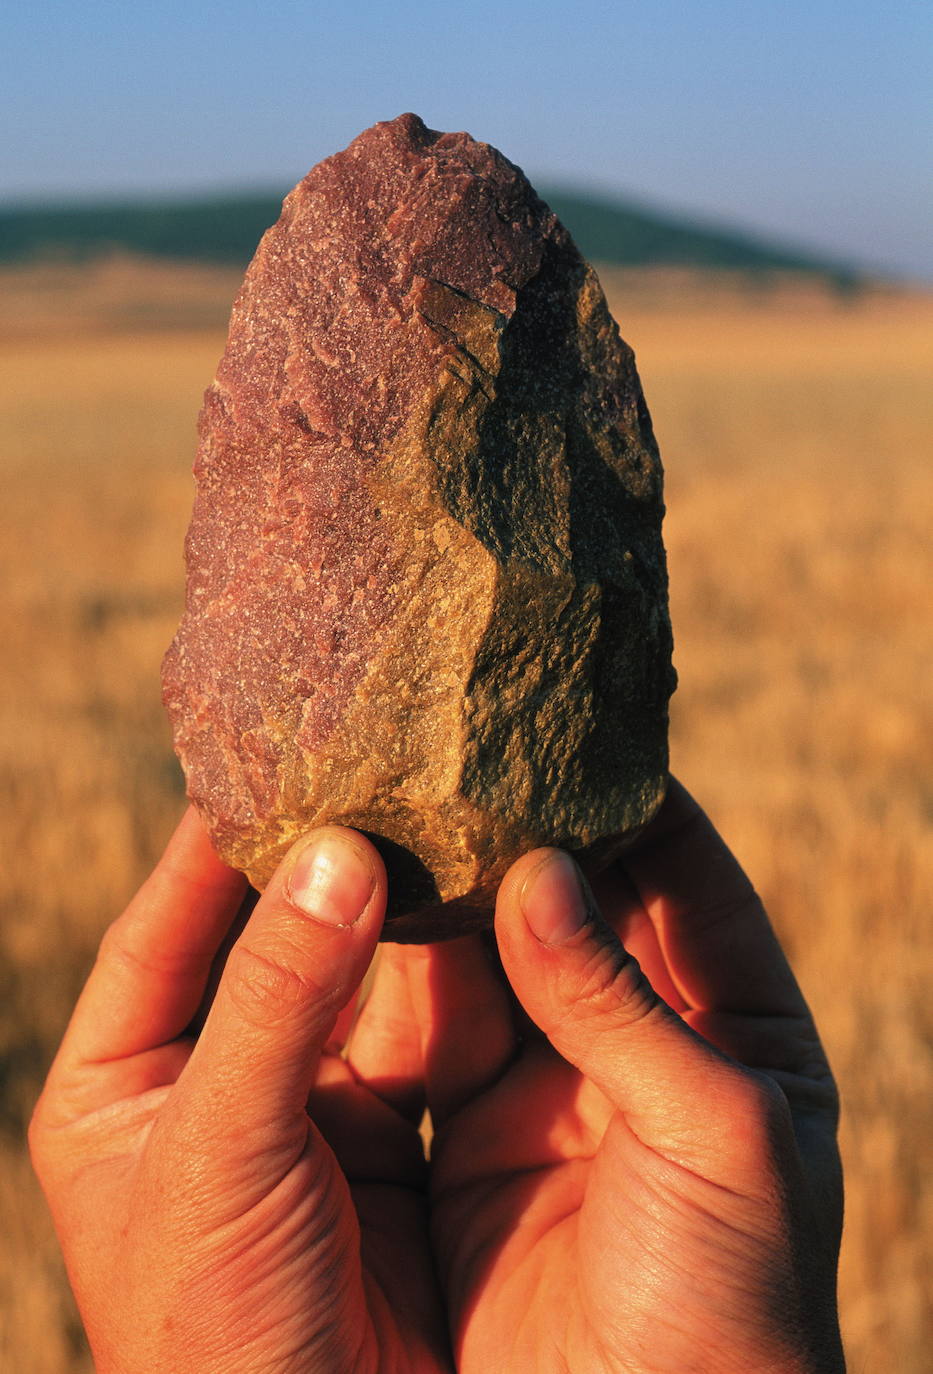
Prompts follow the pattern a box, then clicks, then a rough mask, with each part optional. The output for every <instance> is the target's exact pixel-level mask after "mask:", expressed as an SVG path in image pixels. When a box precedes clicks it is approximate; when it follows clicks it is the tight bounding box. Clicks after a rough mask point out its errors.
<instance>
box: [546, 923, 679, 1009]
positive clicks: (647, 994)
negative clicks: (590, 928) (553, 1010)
mask: <svg viewBox="0 0 933 1374" xmlns="http://www.w3.org/2000/svg"><path fill="white" fill-rule="evenodd" d="M563 994H564V995H563V1006H562V1020H570V1019H572V1020H573V1021H574V1022H575V1023H577V1024H579V1023H580V1022H587V1023H588V1024H589V1025H591V1026H594V1027H596V1028H602V1027H603V1026H605V1027H613V1028H619V1027H622V1026H625V1027H628V1026H632V1025H634V1024H636V1023H637V1022H639V1021H641V1020H642V1019H643V1018H644V1017H646V1016H648V1015H649V1014H650V1013H651V1012H652V1011H654V1010H655V1008H656V1007H657V1006H659V1005H660V1002H659V999H658V996H657V994H656V993H655V991H654V989H653V988H652V987H651V984H650V983H649V982H648V980H647V979H646V978H645V976H644V974H643V973H642V971H641V968H640V967H639V965H638V962H637V960H636V959H634V958H633V957H632V956H631V955H630V954H629V953H628V952H627V950H626V949H625V948H624V947H623V945H622V944H621V943H620V942H619V941H618V940H616V939H615V938H614V937H607V938H604V939H600V940H599V941H598V942H597V944H596V945H595V947H593V948H591V949H589V950H588V951H587V954H586V956H585V959H584V961H583V964H582V967H580V968H578V969H577V970H576V977H575V978H574V980H573V986H572V988H571V987H570V986H565V987H564V989H563Z"/></svg>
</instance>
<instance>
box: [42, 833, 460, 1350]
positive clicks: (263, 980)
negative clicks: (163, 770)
mask: <svg viewBox="0 0 933 1374" xmlns="http://www.w3.org/2000/svg"><path fill="white" fill-rule="evenodd" d="M315 858H316V859H317V860H318V861H319V862H318V864H317V865H316V866H312V863H311V860H312V859H315ZM246 894H247V888H246V884H245V880H244V879H243V878H242V877H241V876H240V875H239V874H237V873H234V872H233V871H232V870H231V869H229V868H227V867H225V866H224V865H223V864H222V863H221V862H220V861H219V860H218V859H217V858H216V857H215V855H214V854H213V852H212V850H211V848H210V845H209V843H208V840H207V837H206V835H205V833H204V831H203V829H202V827H201V824H200V822H199V820H198V819H197V816H196V815H195V813H194V812H193V810H192V811H189V813H188V814H187V815H186V817H185V819H184V820H183V822H182V823H181V825H180V826H179V829H178V831H177V832H176V834H175V836H174V838H173V839H172V841H171V843H170V845H169V847H168V850H167V852H166V854H165V856H164V858H163V859H162V861H161V862H160V864H159V865H158V867H157V868H156V870H155V872H154V873H153V875H152V877H151V878H150V879H149V880H148V882H147V883H146V884H145V885H144V887H143V888H142V889H141V891H140V892H139V894H138V895H137V896H136V898H135V899H134V900H133V901H132V902H131V904H130V906H129V907H128V909H127V910H126V912H125V913H124V914H123V916H121V917H120V919H119V920H118V921H116V922H115V923H114V925H113V926H112V927H111V928H110V930H109V931H108V932H107V934H106V936H105V937H104V941H103V944H102V946H101V951H100V955H99V958H98V960H97V963H96V965H95V967H94V970H93V972H92V974H91V977H90V979H89V981H88V984H87V986H86V988H85V990H84V992H83V994H82V997H81V999H80V1001H79V1004H78V1007H77V1009H76V1011H75V1013H74V1016H73V1018H72V1021H71V1024H70V1026H69V1028H68V1031H67V1034H66V1036H65V1039H64V1042H63V1044H62V1047H61V1049H60V1051H59V1054H58V1057H57V1058H56V1060H55V1063H54V1064H53V1066H52V1070H51V1072H50V1074H49V1078H48V1082H47V1084H46V1087H45V1090H44V1092H43V1094H42V1097H41V1099H40V1102H39V1104H38V1106H37V1108H36V1112H35V1115H34V1118H33V1123H32V1127H31V1130H30V1144H31V1148H32V1151H33V1158H34V1162H35V1165H36V1169H37V1172H38V1174H39V1177H40V1180H41V1182H42V1184H43V1187H44V1189H45V1192H46V1194H47V1197H48V1200H49V1204H50V1206H51V1210H52V1214H53V1218H54V1220H55V1224H56V1227H57V1230H58V1233H59V1237H60V1240H61V1244H62V1249H63V1252H64V1255H65V1260H66V1263H67V1266H68V1270H69V1274H70V1277H71V1280H72V1285H73V1287H74V1290H75V1294H76V1297H77V1301H78V1306H79V1308H80V1311H81V1314H82V1317H83V1319H84V1322H85V1326H86V1329H87V1333H88V1337H89V1340H90V1344H91V1347H92V1350H93V1352H94V1356H95V1359H96V1367H97V1369H98V1371H99V1374H137V1372H138V1374H143V1371H145V1374H237V1371H247V1370H248V1371H250V1374H256V1372H257V1371H262V1374H267V1372H268V1374H275V1372H276V1371H283V1374H284V1371H288V1374H299V1371H304V1370H307V1371H312V1370H313V1371H316V1372H319V1371H322V1370H333V1371H335V1374H337V1372H340V1374H342V1371H350V1370H352V1371H358V1370H360V1371H362V1370H365V1371H367V1374H370V1371H371V1372H372V1374H377V1371H380V1370H388V1369H390V1368H391V1369H392V1370H393V1371H396V1374H398V1372H399V1371H407V1372H408V1374H415V1372H416V1371H417V1374H440V1371H448V1370H450V1368H451V1364H450V1359H449V1353H448V1348H447V1335H446V1321H445V1319H444V1317H443V1315H442V1311H441V1303H440V1300H439V1297H438V1294H437V1292H436V1288H435V1282H434V1277H433V1267H432V1262H431V1259H430V1253H429V1248H428V1240H427V1227H426V1210H425V1202H424V1195H423V1189H424V1183H425V1163H424V1156H423V1150H422V1145H421V1140H420V1137H419V1135H418V1129H417V1123H418V1121H419V1119H420V1116H421V1109H422V1101H421V1096H420V1090H419V1084H418V1081H417V1077H418V1075H417V1072H415V1071H414V1070H413V1072H412V1073H411V1074H409V1072H408V1069H407V1066H406V1063H405V1060H404V1057H402V1058H401V1059H400V1058H399V1055H398V1053H397V1049H396V1047H395V1046H394V1045H393V1044H392V1035H393V1031H392V1028H393V1025H394V1024H395V1023H394V1020H393V1016H394V1013H393V1011H392V998H391V996H389V998H388V999H387V998H386V996H385V994H384V992H383V991H380V992H378V993H377V994H376V995H375V996H374V997H373V998H372V999H371V1004H370V1005H369V1007H368V1011H367V1016H366V1018H365V1024H364V1025H361V1026H360V1028H359V1033H358V1035H357V1036H356V1037H355V1062H354V1065H353V1067H352V1068H351V1066H350V1065H349V1064H348V1062H347V1061H346V1059H345V1058H343V1057H341V1055H340V1050H341V1048H342V1045H343V1041H344V1038H345V1036H346V1031H347V1026H348V1022H349V1020H350V1019H351V1017H352V1011H353V998H354V995H355V994H356V991H357V988H358V986H359V983H360V981H361V979H362V978H363V975H364V973H365V971H366V969H367V967H368V965H369V963H370V960H371V958H372V955H373V951H374V949H375V946H376V941H377V938H378V935H379V930H380V926H381V924H382V918H383V912H384V909H385V895H386V893H385V872H384V870H383V868H382V865H381V863H380V861H379V858H378V855H376V852H375V850H374V849H373V848H372V846H371V845H369V844H368V843H367V841H366V840H364V839H363V838H362V837H360V836H358V835H355V834H353V833H351V832H349V831H343V830H337V829H325V830H322V831H318V832H316V833H315V834H313V835H311V836H309V837H307V838H306V839H305V840H303V841H300V842H299V843H298V844H297V845H296V846H295V848H294V849H293V850H292V851H291V853H290V854H289V855H288V856H287V857H286V859H285V860H284V861H283V864H282V865H281V867H280V868H279V870H278V872H277V873H276V875H275V877H274V878H273V880H272V882H271V883H270V885H269V887H268V888H267V890H266V892H265V894H264V895H263V897H262V898H261V899H260V900H259V902H258V904H257V905H256V907H255V909H254V910H253V911H252V912H251V914H250V915H249V917H248V920H247V921H246V923H245V926H244V928H243V931H242V934H240V935H239V938H238V939H236V941H235V943H233V944H232V948H230V950H229V954H228V956H227V958H226V963H225V966H224V967H223V971H222V973H220V975H219V980H218V968H219V965H220V963H221V962H222V960H223V956H224V954H226V952H227V946H228V945H230V941H231V938H232V936H231V927H232V926H234V923H235V920H236V917H237V913H238V910H239V909H240V907H241V903H242V902H243V901H244V897H245V896H246ZM214 984H216V992H215V993H213V995H212V994H211V991H210V989H211V988H212V987H213V985H214ZM387 986H388V983H387V982H386V981H385V980H384V981H383V983H382V987H383V989H385V988H386V987H387ZM198 1028H200V1033H199V1034H196V1033H195V1031H196V1030H197V1029H198Z"/></svg>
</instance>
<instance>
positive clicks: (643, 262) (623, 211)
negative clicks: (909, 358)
mask: <svg viewBox="0 0 933 1374" xmlns="http://www.w3.org/2000/svg"><path fill="white" fill-rule="evenodd" d="M541 195H542V196H543V198H544V199H545V200H546V201H547V202H548V204H549V205H550V206H551V207H552V208H553V210H554V211H555V212H556V213H557V215H558V216H559V217H560V218H561V219H562V220H563V222H564V224H566V226H567V228H568V229H569V230H570V232H571V233H572V234H573V236H574V238H575V240H576V242H577V244H578V245H579V248H580V251H581V252H582V253H583V254H584V256H585V257H587V258H589V259H590V260H591V261H594V262H599V263H608V264H611V265H613V266H618V267H665V266H677V267H690V268H696V269H716V270H720V271H721V270H733V271H741V272H746V273H749V274H753V275H755V276H762V275H765V276H767V275H771V274H774V273H787V272H793V273H803V274H806V275H812V276H814V277H816V278H820V279H822V280H824V281H826V282H828V283H830V284H832V285H833V286H835V287H837V288H839V289H842V290H846V289H852V288H854V287H857V286H859V285H860V284H861V283H862V282H863V281H864V280H866V279H867V274H864V275H863V274H862V273H860V272H858V271H856V270H854V269H852V268H850V267H847V266H845V265H843V264H840V263H836V262H832V261H828V260H826V259H823V258H820V257H819V256H816V255H810V254H807V253H802V252H797V251H793V250H790V249H787V248H784V247H782V246H780V245H775V244H771V243H768V242H765V241H764V240H758V239H757V238H755V237H753V236H752V235H750V234H744V233H740V232H732V231H729V230H725V229H714V228H710V227H706V226H701V225H697V224H693V223H690V222H689V221H688V220H686V219H678V218H676V217H674V216H668V215H663V214H660V213H656V212H654V211H650V210H645V209H643V208H641V207H640V206H634V205H631V204H626V203H625V202H622V201H612V200H609V199H607V198H604V197H600V196H597V195H591V194H587V193H583V192H579V191H574V190H569V189H563V188H560V187H543V188H541ZM281 204H282V196H281V195H275V194H271V193H269V194H244V195H229V196H218V197H211V198H203V199H196V200H167V201H143V200H138V201H126V202H122V203H118V202H112V203H109V204H108V203H103V202H102V203H99V204H90V205H75V204H72V205H61V206H55V205H31V206H29V205H24V206H15V207H10V208H6V209H3V208H0V263H13V262H24V261H29V260H30V259H33V260H34V259H36V258H43V257H44V258H47V257H50V256H53V257H59V258H66V259H70V260H72V261H75V260H77V261H82V260H86V259H88V258H93V257H99V256H101V255H102V254H105V253H108V252H112V251H124V252H131V253H141V254H147V255H152V256H155V257H166V258H183V259H188V260H195V261H201V262H212V263H229V264H237V265H242V266H244V267H245V265H246V263H247V262H248V261H249V259H250V257H251V256H252V254H253V252H254V250H255V248H256V244H257V243H258V242H259V239H260V237H261V236H262V234H263V232H264V231H265V230H266V229H267V228H268V227H269V225H270V224H272V223H274V221H275V220H276V219H277V218H278V215H279V211H280V209H281Z"/></svg>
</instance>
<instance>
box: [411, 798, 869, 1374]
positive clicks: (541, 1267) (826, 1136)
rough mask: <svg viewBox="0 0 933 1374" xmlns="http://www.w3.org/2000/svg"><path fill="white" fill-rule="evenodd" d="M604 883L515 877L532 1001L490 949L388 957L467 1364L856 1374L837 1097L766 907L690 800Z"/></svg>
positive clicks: (558, 868)
mask: <svg viewBox="0 0 933 1374" xmlns="http://www.w3.org/2000/svg"><path fill="white" fill-rule="evenodd" d="M596 887H597V891H598V894H599V898H600V907H601V909H602V913H603V914H600V910H599V909H597V906H596V903H595V901H594V899H593V896H592V893H591V892H590V891H589V889H588V888H587V887H586V885H585V884H584V885H582V886H581V885H580V883H579V877H578V870H577V869H576V866H575V865H574V864H573V863H572V861H570V860H569V858H568V857H567V856H565V855H559V854H558V853H557V851H540V850H539V851H536V852H535V853H532V854H529V855H526V856H525V857H524V858H523V859H521V860H520V861H519V862H518V863H517V864H516V865H515V866H514V867H513V869H512V870H511V871H510V873H509V874H508V876H507V877H506V880H505V882H504V884H503V886H502V889H501V892H500V895H499V902H498V908H497V916H496V935H497V939H498V946H499V953H500V955H501V961H502V966H503V968H504V971H505V974H506V975H507V978H508V982H509V983H510V984H511V990H512V991H514V995H515V996H514V997H513V996H512V992H511V991H510V989H509V986H508V984H507V983H506V982H505V980H504V979H503V978H502V977H501V970H496V969H495V968H494V967H493V963H492V961H491V960H490V958H489V957H488V955H487V951H486V950H485V949H484V947H483V945H482V943H481V941H480V939H479V938H478V937H470V938H468V939H466V940H461V941H455V942H453V943H451V944H449V945H440V946H433V947H425V948H422V949H407V950H398V949H396V950H395V951H393V952H392V953H391V955H390V956H389V961H390V970H391V969H393V968H394V973H393V974H392V976H394V977H395V978H396V979H397V977H398V970H399V969H400V968H403V969H404V970H405V976H406V978H407V981H408V987H409V995H410V997H411V1002H412V1013H411V1014H412V1016H413V1017H414V1020H415V1021H416V1022H417V1024H418V1026H419V1030H420V1043H421V1052H422V1056H423V1060H424V1067H425V1075H426V1086H427V1093H428V1100H429V1104H430V1106H431V1110H432V1114H433V1118H434V1123H435V1131H436V1134H435V1139H434V1147H433V1154H432V1175H433V1182H432V1193H433V1203H432V1213H433V1236H434V1243H435V1250H436V1254H437V1256H438V1261H439V1268H440V1273H441V1278H442V1281H443V1282H444V1285H445V1287H446V1291H447V1296H448V1304H449V1312H450V1323H451V1335H452V1341H453V1344H454V1350H455V1353H456V1357H457V1367H458V1369H459V1370H461V1371H462V1372H463V1374H474V1372H475V1374H489V1371H500V1370H501V1371H506V1370H507V1371H509V1372H510V1374H522V1372H523V1371H529V1374H548V1371H552V1370H553V1371H558V1370H560V1371H563V1372H564V1374H566V1371H573V1372H574V1374H597V1371H599V1372H600V1374H604V1372H605V1371H614V1372H617V1374H623V1371H624V1374H633V1371H639V1374H662V1372H663V1374H684V1371H686V1370H688V1369H689V1370H692V1371H709V1374H729V1372H730V1371H742V1374H750V1371H756V1372H758V1371H775V1372H776V1371H781V1374H804V1371H806V1374H816V1372H817V1371H819V1374H828V1372H829V1371H833V1372H834V1374H835V1372H836V1371H839V1370H841V1369H843V1367H844V1366H843V1357H842V1351H841V1345H840V1340H839V1332H838V1325H837V1320H836V1310H835V1274H836V1263H837V1255H838V1247H839V1237H840V1228H841V1204H842V1190H841V1173H840V1166H839V1158H838V1154H837V1150H836V1145H835V1127H836V1118H837V1099H836V1092H835V1088H834V1085H833V1081H832V1077H831V1075H830V1071H829V1068H828V1066H827V1063H826V1059H825V1057H824V1055H823V1052H822V1049H821V1047H820V1043H819V1040H818V1037H817V1034H816V1031H815V1028H814V1025H813V1021H812V1019H811V1016H810V1013H809V1011H808V1009H807V1007H806V1005H805V1003H804V1000H803V998H802V996H801V993H800V991H799V989H798V987H797V985H796V983H795V981H794V978H793V975H792V974H791V972H790V969H789V968H788V966H787V963H786V961H785V959H784V957H783V954H782V953H781V950H780V947H779V946H778V943H777V940H776V938H775V936H774V934H773V932H772V930H771V927H770V925H769V923H768V920H767V917H766V915H765V913H764V910H763V909H762V906H761V904H760V902H759V900H758V898H757V897H756V896H755V894H754V892H753V890H752V888H751V886H750V884H749V883H748V880H747V879H746V878H745V876H744V874H743V873H742V871H741V869H740V868H739V866H738V864H737V863H736V862H735V860H734V859H733V857H732V856H731V854H730V853H729V852H728V850H727V849H726V847H725V845H724V844H723V843H722V841H721V840H720V839H719V837H718V835H717V834H716V832H715V831H714V829H713V827H712V825H711V824H710V822H709V821H708V820H707V818H706V817H705V816H704V815H703V813H702V812H701V811H700V809H699V807H698V806H697V805H696V803H695V802H693V801H692V800H691V799H690V798H689V797H688V795H687V794H686V792H684V790H683V789H682V788H680V787H679V786H678V785H677V784H672V787H671V791H670V794H669V797H668V800H667V801H666V803H665V805H664V807H663V808H662V812H661V813H660V815H659V817H658V818H657V820H656V821H655V822H654V823H653V825H652V826H651V827H650V829H649V831H648V833H647V834H646V836H645V837H644V839H643V840H642V842H641V843H640V845H639V846H638V848H637V849H636V850H635V851H633V852H632V853H631V854H630V855H627V856H626V858H625V860H624V863H622V864H618V865H616V866H615V868H614V869H613V870H611V871H610V872H609V873H608V874H606V875H604V876H603V877H602V879H601V881H599V882H598V883H597V884H596ZM623 939H624V941H625V944H624V945H623V943H622V941H623ZM635 954H637V956H638V958H639V960H640V961H641V967H639V964H638V963H636V959H635V957H633V955H635ZM497 974H498V976H497ZM515 998H517V1003H516V1001H515ZM662 998H663V1000H662ZM406 1053H407V1054H408V1056H409V1057H410V1056H411V1049H410V1048H409V1049H408V1050H407V1051H406Z"/></svg>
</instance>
